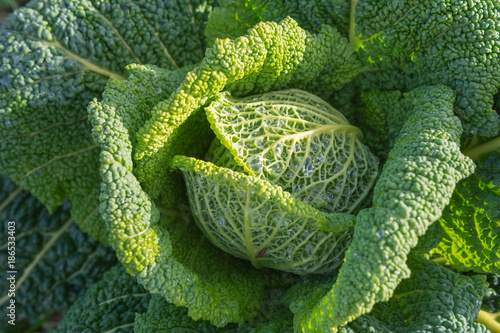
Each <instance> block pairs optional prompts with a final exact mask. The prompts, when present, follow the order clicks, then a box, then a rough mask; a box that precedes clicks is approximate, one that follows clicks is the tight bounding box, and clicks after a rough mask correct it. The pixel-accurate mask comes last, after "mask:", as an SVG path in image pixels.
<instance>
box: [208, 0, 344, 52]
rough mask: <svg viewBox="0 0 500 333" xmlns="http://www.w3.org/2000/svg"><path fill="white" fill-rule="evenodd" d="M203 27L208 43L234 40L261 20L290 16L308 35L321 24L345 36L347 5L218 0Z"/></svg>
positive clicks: (315, 0) (319, 0)
mask: <svg viewBox="0 0 500 333" xmlns="http://www.w3.org/2000/svg"><path fill="white" fill-rule="evenodd" d="M217 5H218V6H217V7H215V8H214V10H213V11H212V13H211V15H210V19H209V20H208V22H207V26H206V28H205V36H206V37H207V43H208V44H209V45H212V43H213V42H214V40H215V38H236V37H239V36H242V35H244V34H245V33H246V31H247V30H248V29H249V28H251V27H253V26H254V25H255V24H257V23H258V22H260V21H274V22H279V21H281V20H283V19H284V18H286V17H288V16H289V17H291V18H293V19H294V20H295V21H297V23H298V24H299V26H300V27H301V28H303V29H306V30H308V31H309V32H311V33H314V32H318V31H319V30H320V29H321V25H323V24H325V25H329V26H333V27H335V28H337V29H338V30H339V32H340V33H341V34H344V35H346V36H347V33H348V30H349V15H350V3H349V1H345V0H300V1H297V0H259V1H254V0H222V1H218V4H217Z"/></svg>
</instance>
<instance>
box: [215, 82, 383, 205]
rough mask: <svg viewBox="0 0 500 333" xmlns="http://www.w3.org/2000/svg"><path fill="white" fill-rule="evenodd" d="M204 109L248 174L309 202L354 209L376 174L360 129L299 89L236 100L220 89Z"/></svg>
mask: <svg viewBox="0 0 500 333" xmlns="http://www.w3.org/2000/svg"><path fill="white" fill-rule="evenodd" d="M206 112H207V117H208V120H209V121H210V124H211V127H212V129H213V130H214V132H215V134H216V135H217V138H218V139H219V140H220V141H221V142H222V143H223V145H224V146H225V147H226V148H227V149H228V151H227V152H226V153H225V154H231V155H233V157H234V159H235V160H236V162H237V163H238V164H239V165H241V166H242V167H243V168H244V170H245V172H246V173H247V174H249V175H251V176H255V177H257V178H259V179H265V180H268V181H270V182H271V183H272V184H275V185H279V186H281V187H282V188H283V190H285V191H288V192H290V193H292V194H293V195H294V196H295V197H296V198H297V199H298V200H301V201H303V202H304V203H307V204H311V205H312V206H313V207H315V208H316V209H319V210H322V211H325V212H329V213H333V212H342V213H352V212H353V211H357V210H359V209H358V208H359V206H360V204H361V203H362V202H363V200H364V199H365V197H366V195H367V194H368V192H369V191H370V189H371V187H372V185H373V183H374V182H375V179H376V177H377V171H378V165H377V160H376V158H375V157H374V156H373V155H372V154H371V153H370V152H369V151H368V149H367V148H366V146H365V145H364V144H363V143H362V142H361V139H362V136H363V134H362V133H361V131H360V130H359V129H358V128H357V127H355V126H352V125H350V124H349V122H348V121H347V119H346V118H345V117H344V116H343V115H342V114H341V113H340V112H339V111H337V110H335V109H334V108H332V107H331V106H330V105H329V104H328V103H325V102H324V101H323V100H321V99H320V98H318V97H316V96H314V95H311V94H308V93H306V92H305V91H300V90H286V91H278V92H272V93H266V94H263V95H254V96H250V97H247V98H243V99H234V98H231V97H230V96H228V95H227V94H226V95H221V96H219V97H218V98H217V99H215V100H214V101H213V102H212V103H211V104H210V105H209V106H208V107H207V108H206ZM209 154H210V151H209ZM219 158H222V159H223V160H226V158H225V157H224V156H221V157H219ZM218 165H220V166H225V165H224V164H222V163H218Z"/></svg>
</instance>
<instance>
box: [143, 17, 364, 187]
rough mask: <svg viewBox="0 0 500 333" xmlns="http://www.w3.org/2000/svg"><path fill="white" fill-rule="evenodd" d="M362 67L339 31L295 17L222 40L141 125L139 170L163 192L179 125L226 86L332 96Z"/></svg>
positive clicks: (244, 91) (237, 89) (240, 91)
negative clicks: (305, 24) (309, 27)
mask: <svg viewBox="0 0 500 333" xmlns="http://www.w3.org/2000/svg"><path fill="white" fill-rule="evenodd" d="M358 68H359V62H358V60H357V59H356V57H355V55H354V50H353V49H352V48H351V46H350V45H349V43H348V41H347V39H346V38H344V37H342V36H341V35H340V34H339V33H338V31H336V30H335V29H333V28H331V27H328V26H323V28H322V30H321V31H320V32H319V33H318V34H314V35H313V34H310V33H309V32H307V31H306V30H303V29H301V28H300V27H299V26H298V25H297V22H295V21H294V20H292V19H291V18H286V19H284V20H283V21H281V22H280V23H279V24H277V23H274V22H261V23H259V24H257V25H256V26H255V27H253V28H252V29H250V30H249V31H248V33H247V34H246V35H245V36H243V37H239V38H237V39H235V40H229V39H225V40H217V42H216V43H215V45H214V46H213V47H211V48H210V49H208V50H207V52H206V55H205V58H204V59H203V61H202V62H201V64H200V65H199V66H198V67H197V68H195V69H194V70H193V71H191V72H190V73H188V75H187V76H186V79H185V80H184V81H183V82H182V83H181V84H180V85H179V87H178V88H177V90H176V91H175V92H174V93H173V94H172V95H171V96H170V97H169V99H168V100H166V101H165V102H164V104H163V106H162V107H161V108H155V109H154V110H153V114H152V117H151V119H149V120H148V121H147V122H146V124H145V125H144V126H143V127H142V128H141V129H140V131H139V133H138V134H137V140H138V142H137V147H136V151H135V153H134V156H135V159H136V160H137V166H136V168H135V170H134V172H135V173H136V174H137V176H138V179H139V180H140V182H141V184H143V185H144V186H145V187H146V189H147V192H148V194H149V195H151V196H153V197H155V196H156V195H158V193H160V192H161V191H162V188H163V182H164V181H166V180H165V177H162V175H163V173H164V170H166V169H167V168H168V164H169V163H170V160H171V159H172V157H173V155H172V148H171V145H172V144H171V142H173V141H175V137H176V136H177V134H176V133H177V132H178V131H177V129H178V127H179V126H180V125H181V124H182V123H183V122H185V121H188V120H189V119H190V118H191V114H192V113H196V111H197V110H199V108H200V107H201V106H202V105H203V104H205V102H206V101H207V99H209V98H212V97H214V96H215V94H217V93H218V92H220V91H221V90H223V89H226V90H229V91H231V92H233V93H234V94H237V95H244V94H249V93H258V92H264V91H269V90H276V89H282V88H283V87H295V88H303V89H306V90H311V91H313V92H315V94H320V95H321V94H324V95H329V94H331V92H332V91H333V90H337V89H340V88H342V86H343V85H344V84H345V83H347V82H349V81H350V80H351V79H352V77H353V76H354V75H356V74H357V70H358ZM172 138H174V139H172ZM188 152H189V150H187V149H186V153H185V154H187V153H188Z"/></svg>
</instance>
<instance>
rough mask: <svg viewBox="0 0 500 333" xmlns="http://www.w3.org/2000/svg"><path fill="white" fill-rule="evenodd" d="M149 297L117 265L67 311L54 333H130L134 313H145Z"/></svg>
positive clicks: (147, 293)
mask: <svg viewBox="0 0 500 333" xmlns="http://www.w3.org/2000/svg"><path fill="white" fill-rule="evenodd" d="M150 299H151V294H150V293H149V292H148V291H146V290H144V288H143V287H142V286H140V285H139V284H138V283H137V281H136V280H135V278H133V277H131V276H130V275H128V274H127V273H126V272H125V268H124V267H123V266H122V265H121V264H118V265H116V266H115V267H113V268H111V269H110V270H109V271H107V272H106V273H105V274H104V276H103V278H102V279H101V280H100V281H99V282H97V283H95V284H94V285H92V287H90V288H89V289H88V290H87V292H86V293H85V295H83V297H81V298H80V299H78V301H77V302H76V303H75V304H74V305H73V306H72V307H71V308H70V309H69V311H68V312H67V313H66V315H65V316H64V318H63V320H62V321H61V322H60V323H59V325H58V326H57V330H56V331H55V332H54V333H59V332H60V333H66V332H82V333H93V332H116V333H133V332H134V321H135V315H136V313H142V312H146V310H147V307H148V304H149V300H150Z"/></svg>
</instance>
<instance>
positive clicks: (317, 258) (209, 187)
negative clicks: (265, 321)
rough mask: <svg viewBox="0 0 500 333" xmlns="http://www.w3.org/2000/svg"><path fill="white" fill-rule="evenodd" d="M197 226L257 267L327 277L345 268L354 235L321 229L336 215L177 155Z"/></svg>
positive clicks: (255, 181) (265, 184)
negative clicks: (348, 248) (320, 224)
mask: <svg viewBox="0 0 500 333" xmlns="http://www.w3.org/2000/svg"><path fill="white" fill-rule="evenodd" d="M174 166H175V167H177V168H179V169H181V171H182V172H183V175H184V178H185V180H186V182H187V184H188V186H187V188H188V196H189V201H190V206H191V209H192V213H193V215H194V217H195V220H196V222H197V223H198V225H199V226H200V228H201V229H202V230H203V232H204V233H205V235H206V236H207V237H208V239H209V240H210V241H211V242H212V243H213V244H215V245H216V246H218V247H219V248H221V249H223V250H225V251H226V252H228V253H231V254H232V255H235V256H237V257H240V258H244V259H247V260H250V261H251V262H252V264H253V265H254V266H256V267H270V268H274V269H279V270H284V271H289V272H293V273H297V274H309V273H324V272H328V271H331V270H333V269H335V268H337V267H338V266H339V265H340V264H341V263H342V256H343V253H344V251H345V250H346V248H347V246H348V244H349V241H350V238H351V233H350V229H349V228H348V227H346V229H347V230H346V229H344V230H343V231H341V232H339V233H332V232H324V231H322V230H320V229H318V227H317V226H316V223H317V222H318V221H323V220H326V219H328V218H329V217H331V216H332V215H329V214H325V213H323V212H321V211H319V210H317V209H314V208H313V207H311V206H309V205H306V204H304V203H302V202H300V201H297V200H296V199H294V198H293V197H292V196H291V195H290V194H289V193H287V192H284V191H283V190H282V189H281V188H280V187H279V186H275V185H272V184H270V183H269V182H267V181H263V180H259V179H257V178H255V177H252V176H247V175H245V174H242V173H239V172H234V171H232V170H230V169H226V168H220V167H217V166H215V165H213V164H211V163H209V162H204V161H200V160H196V159H192V158H187V157H181V156H177V157H175V159H174Z"/></svg>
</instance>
